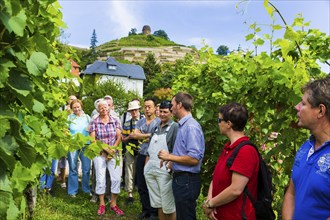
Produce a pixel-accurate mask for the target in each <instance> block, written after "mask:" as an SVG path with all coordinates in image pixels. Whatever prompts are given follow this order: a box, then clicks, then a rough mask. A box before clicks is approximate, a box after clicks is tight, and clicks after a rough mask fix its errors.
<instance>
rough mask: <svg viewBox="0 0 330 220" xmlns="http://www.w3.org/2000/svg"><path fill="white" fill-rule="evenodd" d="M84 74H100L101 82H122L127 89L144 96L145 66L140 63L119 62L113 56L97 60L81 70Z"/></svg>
mask: <svg viewBox="0 0 330 220" xmlns="http://www.w3.org/2000/svg"><path fill="white" fill-rule="evenodd" d="M83 75H100V82H104V81H108V80H112V81H115V82H118V83H121V84H122V85H123V87H124V88H125V89H126V91H133V92H137V93H138V95H139V96H141V97H142V96H143V82H144V80H146V76H145V74H144V71H143V68H142V67H141V66H139V65H134V64H124V63H119V62H118V61H116V60H115V59H114V58H112V57H108V59H107V60H106V61H99V60H97V61H95V62H94V63H93V64H91V65H89V66H87V68H86V70H84V71H82V72H81V76H83Z"/></svg>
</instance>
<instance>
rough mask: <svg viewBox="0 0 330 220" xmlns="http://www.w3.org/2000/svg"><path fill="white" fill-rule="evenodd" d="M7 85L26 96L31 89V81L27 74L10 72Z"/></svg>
mask: <svg viewBox="0 0 330 220" xmlns="http://www.w3.org/2000/svg"><path fill="white" fill-rule="evenodd" d="M7 83H8V85H9V86H10V87H11V88H12V89H14V90H15V91H16V92H17V93H19V94H21V95H22V96H27V95H28V94H29V93H30V92H31V91H32V85H33V84H32V82H31V80H30V79H29V77H28V76H27V75H23V74H20V73H15V72H11V73H10V75H9V78H8V82H7Z"/></svg>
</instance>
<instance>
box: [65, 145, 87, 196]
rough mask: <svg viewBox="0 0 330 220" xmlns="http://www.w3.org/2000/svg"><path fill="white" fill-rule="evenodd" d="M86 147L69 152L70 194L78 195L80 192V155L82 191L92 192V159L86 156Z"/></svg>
mask: <svg viewBox="0 0 330 220" xmlns="http://www.w3.org/2000/svg"><path fill="white" fill-rule="evenodd" d="M84 149H85V148H84V147H83V148H82V149H81V150H76V151H73V152H69V153H68V162H69V177H68V194H69V195H76V194H77V193H78V167H77V165H78V157H79V158H80V161H81V171H82V181H81V185H82V191H83V192H85V193H90V185H89V174H90V167H91V160H90V159H88V158H87V157H85V155H84Z"/></svg>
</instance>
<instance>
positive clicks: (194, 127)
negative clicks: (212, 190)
mask: <svg viewBox="0 0 330 220" xmlns="http://www.w3.org/2000/svg"><path fill="white" fill-rule="evenodd" d="M192 106H193V98H192V96H191V95H189V94H188V93H183V92H179V93H177V94H176V95H175V96H174V97H173V99H172V109H171V110H172V113H173V115H174V116H175V117H176V118H177V119H178V120H179V121H178V123H179V129H178V133H177V137H176V140H175V143H174V148H173V153H172V154H170V153H168V152H166V151H164V150H162V151H159V154H158V157H159V159H162V160H164V161H169V163H172V164H170V166H171V165H172V170H173V183H172V187H173V194H174V199H175V206H176V215H177V219H178V220H188V219H189V220H190V219H191V220H194V219H196V205H197V203H196V200H197V198H198V196H199V193H200V189H201V179H200V176H199V172H200V168H201V164H202V160H203V157H204V150H205V142H204V134H203V131H202V128H201V126H200V124H199V123H198V122H197V121H196V120H195V119H194V118H193V117H192V115H191V109H192Z"/></svg>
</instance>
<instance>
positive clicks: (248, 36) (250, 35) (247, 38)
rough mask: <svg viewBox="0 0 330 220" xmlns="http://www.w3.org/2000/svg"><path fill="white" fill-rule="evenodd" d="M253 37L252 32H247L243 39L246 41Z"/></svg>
mask: <svg viewBox="0 0 330 220" xmlns="http://www.w3.org/2000/svg"><path fill="white" fill-rule="evenodd" d="M253 38H254V34H248V35H246V36H245V40H246V41H249V40H251V39H253Z"/></svg>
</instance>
